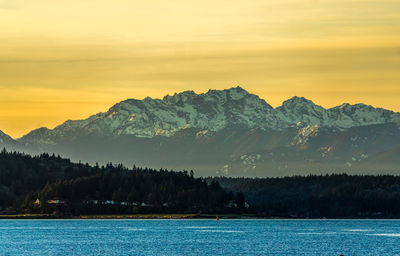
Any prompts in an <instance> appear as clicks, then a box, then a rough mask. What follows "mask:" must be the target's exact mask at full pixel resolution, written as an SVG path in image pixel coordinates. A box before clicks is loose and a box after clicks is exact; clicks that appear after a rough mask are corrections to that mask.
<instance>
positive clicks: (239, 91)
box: [18, 86, 400, 144]
mask: <svg viewBox="0 0 400 256" xmlns="http://www.w3.org/2000/svg"><path fill="white" fill-rule="evenodd" d="M392 122H393V123H396V124H398V125H400V113H396V112H393V111H391V110H386V109H383V108H374V107H372V106H369V105H365V104H354V105H350V104H348V103H344V104H342V105H339V106H336V107H333V108H328V109H326V108H323V107H322V106H319V105H317V104H315V103H313V102H312V101H311V100H308V99H306V98H304V97H298V96H294V97H292V98H291V99H288V100H286V101H284V102H283V103H282V105H281V106H279V107H276V108H273V107H272V106H271V105H269V104H268V103H267V102H266V101H265V100H264V99H261V98H259V97H258V96H257V95H255V94H251V93H249V92H247V91H246V90H244V89H243V88H241V87H239V86H238V87H235V88H230V89H225V90H209V91H208V92H206V93H201V94H196V93H195V92H193V91H184V92H181V93H175V94H174V95H172V96H171V95H166V96H164V97H163V99H152V98H150V97H146V98H145V99H143V100H137V99H127V100H124V101H121V102H119V103H116V104H114V105H113V106H112V107H111V108H110V109H109V110H108V111H106V112H100V113H98V114H95V115H92V116H90V117H88V118H87V119H83V120H75V121H72V120H68V121H66V122H64V123H63V124H61V125H59V126H57V127H56V128H54V129H52V130H50V129H48V130H44V128H39V129H36V130H33V131H31V132H30V133H28V134H26V135H24V136H23V137H21V138H19V139H18V140H19V141H21V142H23V143H29V142H31V141H32V139H33V140H35V139H34V137H37V138H36V140H37V141H41V142H42V143H43V144H52V143H54V142H55V141H53V140H52V139H50V140H49V138H53V139H55V140H56V141H57V140H59V139H62V138H61V137H63V136H67V134H68V136H74V134H75V133H84V134H92V133H95V134H99V135H103V136H118V135H134V136H137V137H147V138H151V137H154V136H167V137H168V136H172V135H173V134H175V133H176V132H177V131H179V130H182V129H186V128H189V127H191V128H195V129H199V130H207V131H214V132H215V131H219V130H221V129H223V128H225V127H227V126H229V125H235V124H241V125H245V126H248V127H249V128H261V129H272V130H282V129H285V128H288V127H291V126H294V125H303V126H306V125H321V126H326V127H332V128H336V129H347V128H351V127H357V126H366V125H372V124H384V123H392ZM43 136H45V137H46V138H47V139H43Z"/></svg>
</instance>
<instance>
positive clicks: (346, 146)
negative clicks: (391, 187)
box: [0, 87, 400, 176]
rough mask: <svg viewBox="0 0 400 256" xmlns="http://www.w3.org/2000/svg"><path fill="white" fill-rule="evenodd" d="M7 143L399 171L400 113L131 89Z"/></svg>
mask: <svg viewBox="0 0 400 256" xmlns="http://www.w3.org/2000/svg"><path fill="white" fill-rule="evenodd" d="M0 144H2V143H1V142H0ZM3 144H4V143H3ZM10 145H11V146H12V147H11V148H12V149H16V150H18V151H24V152H28V153H32V154H38V153H41V152H49V153H56V154H61V155H63V156H66V157H69V158H72V159H73V160H75V161H79V160H82V161H85V162H90V163H95V162H99V163H103V164H105V163H107V162H117V163H123V164H125V165H127V166H130V165H132V164H137V165H139V166H148V167H152V168H161V167H162V168H171V169H195V170H198V171H199V174H200V175H228V176H232V175H233V176H235V175H236V176H243V175H244V176H271V175H272V176H282V175H294V174H310V173H317V174H321V173H332V172H335V173H342V172H346V173H352V174H355V173H360V174H363V173H370V172H371V173H379V174H381V173H383V172H384V173H390V174H400V170H399V169H398V166H400V157H398V156H397V154H398V152H399V151H398V150H397V148H398V146H399V145H400V113H396V112H393V111H390V110H386V109H382V108H374V107H372V106H369V105H365V104H354V105H350V104H347V103H345V104H342V105H339V106H336V107H333V108H329V109H325V108H323V107H322V106H319V105H317V104H315V103H314V102H312V101H311V100H308V99H306V98H304V97H298V96H295V97H292V98H291V99H288V100H286V101H284V102H283V103H282V105H281V106H279V107H276V108H273V107H272V106H271V105H269V104H268V103H267V102H266V101H265V100H263V99H261V98H260V97H258V96H257V95H254V94H251V93H249V92H247V91H246V90H244V89H243V88H241V87H235V88H230V89H226V90H209V91H208V92H206V93H202V94H196V93H195V92H193V91H185V92H182V93H175V94H174V95H167V96H165V97H163V98H162V99H152V98H150V97H147V98H145V99H143V100H137V99H127V100H124V101H121V102H119V103H117V104H114V105H113V106H112V107H111V108H109V110H108V111H106V112H100V113H97V114H95V115H92V116H90V117H89V118H87V119H82V120H75V121H74V120H67V121H65V122H64V123H62V124H61V125H59V126H57V127H55V128H54V129H48V128H45V127H42V128H39V129H36V130H33V131H31V132H30V133H28V134H27V135H25V136H23V137H22V138H20V139H17V140H15V141H12V143H11V144H10Z"/></svg>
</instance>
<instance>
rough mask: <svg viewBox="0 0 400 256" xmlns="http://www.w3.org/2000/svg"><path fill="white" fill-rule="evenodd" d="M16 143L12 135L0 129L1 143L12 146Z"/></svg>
mask: <svg viewBox="0 0 400 256" xmlns="http://www.w3.org/2000/svg"><path fill="white" fill-rule="evenodd" d="M14 143H16V142H15V141H14V140H13V139H12V138H11V137H10V136H8V135H7V134H5V133H4V132H2V131H0V145H3V146H11V145H13V144H14Z"/></svg>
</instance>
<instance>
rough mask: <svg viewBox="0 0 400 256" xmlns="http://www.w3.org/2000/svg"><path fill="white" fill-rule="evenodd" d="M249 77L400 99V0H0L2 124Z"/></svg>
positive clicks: (254, 81) (321, 93)
mask: <svg viewBox="0 0 400 256" xmlns="http://www.w3.org/2000/svg"><path fill="white" fill-rule="evenodd" d="M237 85H240V86H242V87H243V88H245V89H247V90H248V91H249V92H252V93H255V94H258V95H259V96H260V97H262V98H264V99H265V100H266V101H267V102H268V103H270V104H271V105H272V106H274V107H276V106H279V105H280V104H281V103H282V101H283V100H285V99H288V98H290V97H292V96H294V95H297V96H304V97H306V98H309V99H311V100H313V101H314V102H315V103H317V104H320V105H322V106H324V107H333V106H335V105H339V104H341V103H343V102H349V103H359V102H364V103H367V104H371V105H373V106H379V107H385V108H389V109H392V110H395V111H400V1H399V0H279V1H277V0H251V1H249V0H217V1H216V0H203V1H193V0H168V1H164V0H157V1H155V0H146V1H137V0H113V1H111V0H0V130H2V131H4V132H5V133H7V134H9V135H11V136H13V137H19V136H22V135H24V134H25V133H27V132H28V131H30V130H32V129H35V128H38V127H41V126H47V127H49V128H53V127H54V126H56V125H58V124H61V123H62V122H63V121H65V120H67V119H82V118H86V117H88V116H89V115H91V114H94V113H97V112H101V111H106V110H107V109H108V108H109V107H110V106H111V105H113V104H114V103H116V102H119V101H121V100H124V99H126V98H138V99H141V98H144V97H146V96H151V97H153V98H159V97H162V96H164V95H166V94H172V93H174V92H180V91H184V90H194V91H196V92H199V93H200V92H205V91H207V90H208V89H210V88H213V89H225V88H230V87H233V86H237Z"/></svg>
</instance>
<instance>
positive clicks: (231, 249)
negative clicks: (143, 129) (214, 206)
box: [0, 220, 400, 256]
mask: <svg viewBox="0 0 400 256" xmlns="http://www.w3.org/2000/svg"><path fill="white" fill-rule="evenodd" d="M340 254H343V255H346V256H347V255H400V220H220V221H216V220H0V255H340Z"/></svg>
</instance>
